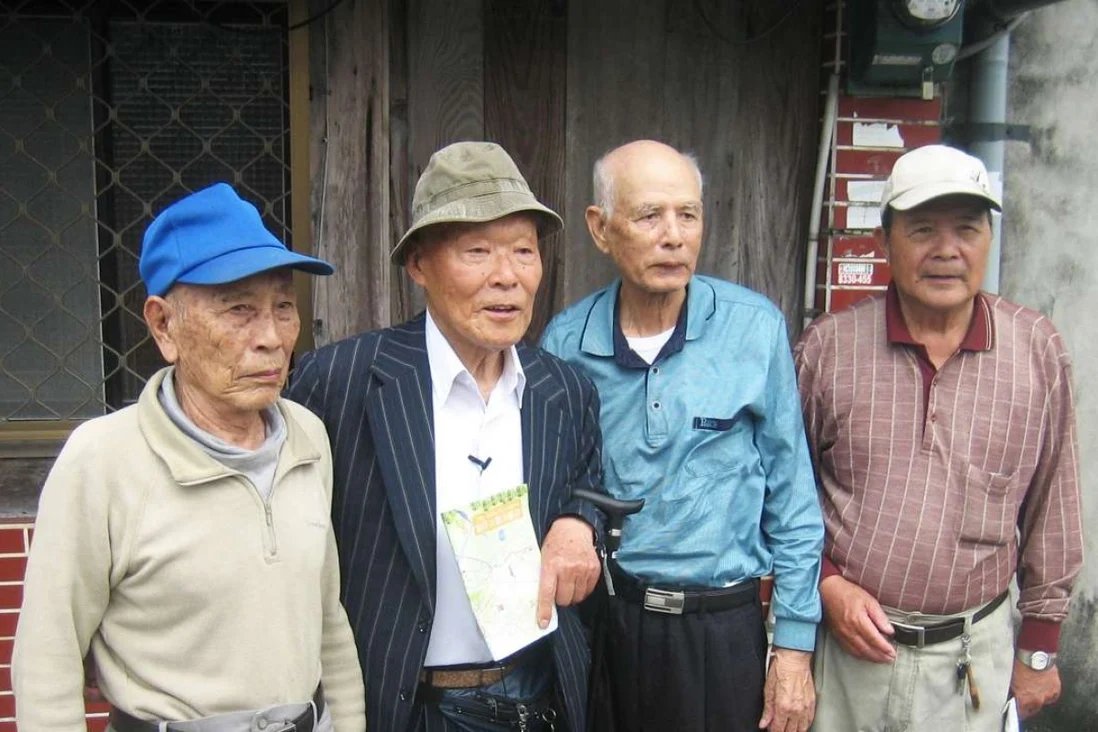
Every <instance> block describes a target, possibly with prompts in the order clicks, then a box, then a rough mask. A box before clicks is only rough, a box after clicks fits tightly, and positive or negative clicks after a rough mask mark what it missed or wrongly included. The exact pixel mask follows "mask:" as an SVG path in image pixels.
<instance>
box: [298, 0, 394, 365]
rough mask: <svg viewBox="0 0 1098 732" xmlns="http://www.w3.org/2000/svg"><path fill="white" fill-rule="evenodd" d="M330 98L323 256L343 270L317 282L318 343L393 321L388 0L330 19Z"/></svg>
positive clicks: (341, 9)
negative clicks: (391, 314) (390, 263)
mask: <svg viewBox="0 0 1098 732" xmlns="http://www.w3.org/2000/svg"><path fill="white" fill-rule="evenodd" d="M324 25H325V36H326V41H327V43H326V46H325V47H324V49H325V59H324V61H325V63H324V65H323V66H322V67H321V71H323V70H324V69H325V68H326V74H324V76H322V77H321V78H323V79H325V80H326V88H327V96H326V108H325V119H326V129H325V136H324V138H323V139H324V141H326V142H325V143H324V144H322V160H321V161H320V171H318V172H319V178H320V179H319V180H317V179H316V178H314V187H319V189H320V202H319V204H320V205H319V206H318V207H317V209H315V210H317V211H318V214H317V215H318V217H319V218H318V221H317V231H318V234H317V240H316V241H317V254H318V255H319V256H321V257H323V258H325V259H327V260H329V261H330V262H332V263H333V264H334V265H335V266H336V267H337V269H338V272H337V273H336V274H335V275H334V276H332V277H325V278H320V279H318V281H317V283H316V285H317V286H316V295H315V301H314V303H315V304H314V310H315V313H316V319H317V321H318V322H319V324H320V326H319V327H317V328H314V331H315V334H316V341H317V344H318V345H322V344H324V343H328V342H331V341H333V340H338V339H340V338H344V337H347V336H349V335H353V334H355V333H358V332H361V331H363V330H369V329H373V328H378V327H381V326H383V325H388V323H389V322H390V288H391V285H392V283H391V279H392V276H391V275H392V268H391V267H390V266H389V264H388V254H389V248H390V231H389V87H388V80H389V31H388V2H387V0H365V1H364V2H361V3H347V4H344V5H340V6H337V7H336V8H335V10H333V11H332V12H330V13H329V14H328V15H327V16H325V23H324Z"/></svg>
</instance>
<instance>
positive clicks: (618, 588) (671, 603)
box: [612, 571, 759, 615]
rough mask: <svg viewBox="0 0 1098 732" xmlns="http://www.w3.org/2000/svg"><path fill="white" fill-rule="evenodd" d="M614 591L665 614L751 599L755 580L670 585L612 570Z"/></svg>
mask: <svg viewBox="0 0 1098 732" xmlns="http://www.w3.org/2000/svg"><path fill="white" fill-rule="evenodd" d="M612 578H613V580H614V594H615V595H617V596H618V597H620V598H621V599H622V600H625V601H626V602H631V603H633V604H635V605H640V606H642V607H643V608H644V609H645V610H648V611H650V612H654V613H664V614H667V615H683V614H686V613H700V612H716V611H718V610H731V609H732V608H734V607H740V606H741V605H747V604H748V603H751V602H755V601H756V600H757V598H758V596H759V581H758V580H757V579H750V580H747V581H744V582H740V583H738V584H735V585H732V586H731V587H720V588H714V589H670V588H664V587H656V586H650V585H645V584H642V583H641V582H640V581H638V580H637V579H636V578H635V577H633V576H631V575H628V574H625V573H624V572H620V571H619V572H614V573H613V575H612Z"/></svg>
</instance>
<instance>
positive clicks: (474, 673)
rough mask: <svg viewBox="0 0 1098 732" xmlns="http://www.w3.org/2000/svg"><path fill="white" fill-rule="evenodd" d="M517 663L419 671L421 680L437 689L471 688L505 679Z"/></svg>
mask: <svg viewBox="0 0 1098 732" xmlns="http://www.w3.org/2000/svg"><path fill="white" fill-rule="evenodd" d="M516 666H517V664H514V663H509V664H507V665H505V666H493V667H491V668H470V669H455V670H450V669H433V668H425V669H423V670H422V671H420V672H419V680H420V681H421V682H422V683H424V684H427V686H433V687H435V688H436V689H471V688H473V687H475V686H488V685H489V684H494V683H496V682H498V681H501V680H503V679H504V678H505V677H506V676H507V674H509V673H511V672H512V671H514V670H515V667H516Z"/></svg>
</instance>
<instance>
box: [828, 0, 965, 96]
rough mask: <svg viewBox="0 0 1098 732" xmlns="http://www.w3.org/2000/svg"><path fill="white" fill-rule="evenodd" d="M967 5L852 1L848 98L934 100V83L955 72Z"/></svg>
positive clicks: (956, 0)
mask: <svg viewBox="0 0 1098 732" xmlns="http://www.w3.org/2000/svg"><path fill="white" fill-rule="evenodd" d="M963 6H964V3H963V1H962V0H952V1H951V0H849V2H848V3H847V10H848V15H847V18H848V23H849V25H848V26H847V29H848V32H849V35H848V40H849V43H848V47H849V49H850V52H849V64H850V65H849V67H848V73H847V93H849V94H851V95H854V96H913V97H919V96H921V97H923V98H924V99H929V98H931V97H932V96H933V84H935V83H937V82H941V81H945V80H946V79H948V78H949V76H950V74H951V73H952V71H953V61H954V59H955V58H956V57H957V51H958V50H959V49H960V47H961V39H962V30H963V26H962V21H963V15H964V13H963V12H962V10H963ZM928 90H929V94H928Z"/></svg>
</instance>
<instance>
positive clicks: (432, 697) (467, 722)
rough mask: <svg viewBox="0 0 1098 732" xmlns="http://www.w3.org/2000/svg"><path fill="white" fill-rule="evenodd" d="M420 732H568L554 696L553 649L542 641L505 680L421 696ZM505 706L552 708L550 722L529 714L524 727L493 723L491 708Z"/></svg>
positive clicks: (511, 722)
mask: <svg viewBox="0 0 1098 732" xmlns="http://www.w3.org/2000/svg"><path fill="white" fill-rule="evenodd" d="M425 691H426V690H423V689H421V697H423V698H422V699H421V703H422V708H423V718H422V722H421V723H420V725H419V726H418V728H419V729H421V730H423V732H506V731H507V730H513V729H524V730H527V731H528V732H547V731H548V730H553V732H567V729H568V723H567V722H566V721H565V719H564V704H563V701H562V700H561V698H560V695H559V694H558V693H557V691H558V688H557V684H556V672H555V671H554V669H553V654H552V646H550V644H549V643H548V642H545V641H542V642H541V643H540V645H539V647H537V649H536V650H533V651H532V652H530V654H529V657H527V658H526V659H525V660H524V661H523V663H522V664H521V665H520V666H519V667H518V668H516V669H515V670H514V671H513V672H512V673H511V674H509V675H508V676H507V677H506V678H504V679H502V680H500V681H498V682H496V683H494V684H490V685H488V686H482V687H477V688H468V689H448V690H445V691H438V692H435V693H430V692H427V693H423V692H425ZM493 700H495V701H496V702H504V703H510V704H514V703H516V702H519V703H528V704H530V705H531V708H532V709H538V710H543V709H544V707H545V706H546V705H548V706H550V707H552V710H553V712H552V715H551V721H546V719H545V716H546V715H544V714H532V715H531V717H530V718H529V719H528V720H527V722H526V723H525V725H519V724H518V723H517V722H516V721H515V720H514V719H506V720H499V721H497V720H493V719H492V717H493V716H494V715H493V714H492V712H491V704H492V702H493Z"/></svg>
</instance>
